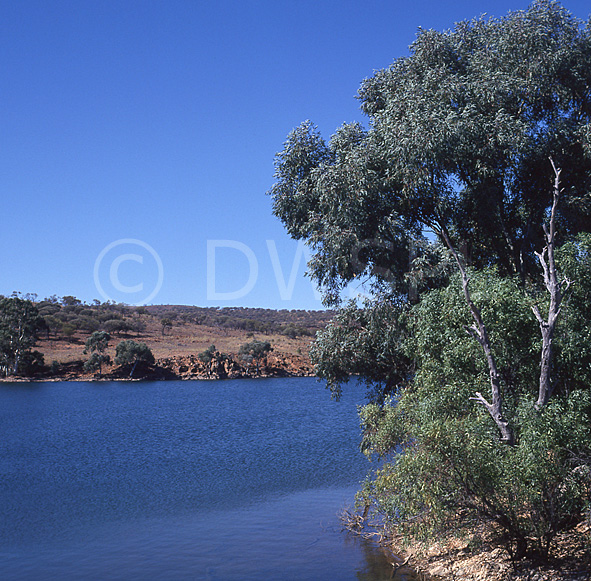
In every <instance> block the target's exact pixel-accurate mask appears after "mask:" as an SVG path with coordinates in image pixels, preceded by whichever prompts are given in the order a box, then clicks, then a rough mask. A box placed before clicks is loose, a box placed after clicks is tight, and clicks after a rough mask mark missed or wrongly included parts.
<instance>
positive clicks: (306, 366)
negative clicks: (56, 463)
mask: <svg viewBox="0 0 591 581" xmlns="http://www.w3.org/2000/svg"><path fill="white" fill-rule="evenodd" d="M313 376H314V368H313V366H312V364H311V363H310V360H309V359H308V358H306V357H304V356H301V355H294V354H290V353H282V352H274V353H271V354H269V355H268V356H267V357H265V358H264V359H262V360H261V361H260V362H258V364H254V363H250V364H247V363H242V362H239V361H236V360H235V359H233V358H231V357H227V358H224V359H212V360H211V361H209V362H207V363H204V362H203V361H201V360H200V359H199V358H198V357H197V356H196V355H173V356H170V357H164V358H162V359H157V360H156V362H155V364H154V365H142V364H138V366H137V369H136V370H135V371H134V373H133V377H132V379H134V380H150V381H160V380H202V379H211V380H216V379H247V378H264V377H313ZM129 379H130V377H129V369H128V368H126V367H108V368H106V369H105V370H104V371H103V373H101V374H100V375H99V374H98V373H90V374H89V373H87V372H85V371H84V361H83V360H79V361H71V362H68V363H64V364H61V365H60V366H59V368H57V369H54V370H48V371H45V372H42V373H39V374H36V375H34V376H32V377H6V378H2V379H1V380H0V381H5V382H15V381H99V380H100V381H121V380H129Z"/></svg>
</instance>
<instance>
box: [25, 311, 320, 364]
mask: <svg viewBox="0 0 591 581" xmlns="http://www.w3.org/2000/svg"><path fill="white" fill-rule="evenodd" d="M142 320H143V321H144V323H145V324H146V329H145V330H144V331H143V332H141V333H139V334H136V333H130V334H124V335H116V334H114V335H112V338H111V342H110V345H109V348H108V350H107V353H108V354H109V355H111V357H114V356H115V347H116V346H117V344H118V343H119V342H120V341H123V340H124V339H133V340H134V341H141V342H143V343H146V344H147V345H148V347H150V349H151V350H152V353H154V357H155V358H156V359H164V358H167V357H172V356H175V355H176V356H187V355H197V354H199V353H200V352H202V351H204V350H205V349H207V348H208V347H209V346H210V345H212V344H213V345H215V346H216V348H217V350H218V351H220V352H223V353H228V354H237V353H238V350H239V349H240V345H242V344H243V343H246V342H248V341H252V334H249V333H247V332H246V331H239V330H231V329H222V328H219V327H209V326H205V325H196V324H194V323H184V324H175V325H174V326H173V327H172V329H171V330H167V331H166V333H165V335H163V334H162V326H161V324H160V322H159V321H158V320H157V319H156V318H155V317H151V316H142ZM89 335H90V333H80V332H79V333H76V334H75V335H74V336H73V337H72V339H71V340H66V339H62V338H60V339H54V338H53V337H52V338H50V339H41V340H40V341H39V342H38V343H37V345H36V347H35V349H37V350H38V351H40V352H41V353H43V355H44V358H45V363H46V364H48V365H49V364H51V362H52V361H58V362H59V363H69V362H73V361H80V360H85V359H87V358H88V356H87V355H84V353H83V351H84V343H85V341H86V339H87V338H88V337H89ZM254 336H255V338H256V339H259V340H264V341H269V342H270V343H271V345H272V346H273V348H274V349H275V351H279V352H283V353H287V354H290V355H296V354H301V355H303V356H304V357H306V358H307V355H308V348H309V345H310V342H311V340H312V339H311V338H310V337H298V338H296V339H291V338H289V337H286V336H285V335H277V334H269V335H266V334H262V333H255V334H254Z"/></svg>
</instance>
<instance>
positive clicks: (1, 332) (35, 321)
mask: <svg viewBox="0 0 591 581" xmlns="http://www.w3.org/2000/svg"><path fill="white" fill-rule="evenodd" d="M42 328H43V319H42V318H41V317H40V316H39V311H38V309H37V307H36V306H35V305H34V304H33V302H32V301H30V300H29V299H26V298H23V297H21V296H20V295H18V294H16V293H15V294H13V295H12V296H10V297H1V298H0V368H1V369H2V371H3V373H4V375H9V374H13V375H18V374H19V373H20V372H21V371H23V372H26V371H27V369H26V368H27V367H29V366H35V365H39V364H42V363H43V357H42V356H41V354H40V353H38V352H36V351H35V352H33V351H31V347H33V345H35V342H36V340H37V333H38V331H39V330H41V329H42Z"/></svg>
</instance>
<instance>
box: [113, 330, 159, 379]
mask: <svg viewBox="0 0 591 581" xmlns="http://www.w3.org/2000/svg"><path fill="white" fill-rule="evenodd" d="M154 361H155V359H154V355H153V353H152V351H151V350H150V348H149V347H148V346H147V345H146V344H145V343H138V342H136V341H133V340H132V339H127V340H125V341H121V343H119V344H118V345H117V347H116V349H115V363H116V364H117V365H131V366H132V368H131V372H130V374H129V377H133V374H134V372H135V368H136V367H137V365H138V363H140V362H142V363H146V364H148V365H152V364H153V363H154Z"/></svg>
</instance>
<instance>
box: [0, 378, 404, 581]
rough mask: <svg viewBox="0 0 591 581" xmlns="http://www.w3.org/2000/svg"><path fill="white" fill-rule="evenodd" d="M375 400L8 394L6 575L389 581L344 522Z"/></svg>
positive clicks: (145, 387)
mask: <svg viewBox="0 0 591 581" xmlns="http://www.w3.org/2000/svg"><path fill="white" fill-rule="evenodd" d="M363 402H364V392H363V389H362V388H361V387H360V386H357V385H352V386H350V387H349V388H347V389H346V390H345V394H344V397H343V399H342V400H341V401H340V402H335V401H332V400H331V399H330V395H329V393H328V391H327V390H326V389H325V388H324V386H323V385H322V384H320V383H318V382H317V381H316V380H315V379H313V378H298V379H265V380H235V381H190V382H180V381H171V382H145V383H144V382H112V383H106V382H105V383H102V382H101V383H79V382H72V383H65V382H64V383H35V384H34V383H30V384H22V383H21V384H3V385H1V386H0V430H1V432H0V434H1V438H0V578H2V579H5V580H17V579H18V580H20V579H23V580H29V579H30V580H44V579H56V578H59V579H64V580H67V579H112V580H116V579H121V580H124V579H125V580H132V579H163V580H166V579H211V580H213V579H220V580H228V581H232V580H241V581H247V580H251V579H252V580H270V579H285V580H287V579H294V580H307V579H309V580H313V579H330V580H333V581H338V580H341V579H342V580H343V581H345V580H348V579H352V580H353V579H363V580H366V581H377V580H378V579H389V578H390V573H391V569H390V568H389V566H388V565H387V562H386V561H385V559H384V558H383V555H382V553H381V551H380V550H379V549H377V548H376V547H374V546H372V545H370V544H368V543H363V542H361V541H360V540H359V539H357V538H353V537H351V536H349V535H347V534H344V533H343V532H342V531H341V529H340V525H339V521H338V518H337V513H338V511H339V510H340V509H342V508H343V507H344V506H346V505H348V504H351V503H352V502H353V495H354V492H355V490H356V489H357V488H358V486H359V484H360V482H361V481H362V480H363V478H364V476H365V474H366V472H367V470H368V468H369V464H368V462H367V460H366V459H365V458H364V457H363V455H362V454H360V453H359V451H358V445H359V437H360V434H359V428H358V418H357V413H356V406H357V404H362V403H363ZM405 578H406V579H410V578H411V577H410V576H404V575H402V576H401V577H399V579H405Z"/></svg>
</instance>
